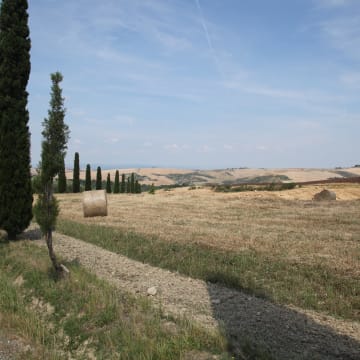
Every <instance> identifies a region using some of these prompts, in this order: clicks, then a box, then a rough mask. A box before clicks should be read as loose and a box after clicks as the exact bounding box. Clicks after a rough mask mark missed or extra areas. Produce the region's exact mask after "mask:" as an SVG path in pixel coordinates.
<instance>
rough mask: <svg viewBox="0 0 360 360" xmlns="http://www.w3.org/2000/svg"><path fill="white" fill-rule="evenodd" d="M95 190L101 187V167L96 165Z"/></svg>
mask: <svg viewBox="0 0 360 360" xmlns="http://www.w3.org/2000/svg"><path fill="white" fill-rule="evenodd" d="M95 189H96V190H101V189H102V179H101V167H100V166H98V167H97V170H96V184H95Z"/></svg>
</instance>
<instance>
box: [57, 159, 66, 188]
mask: <svg viewBox="0 0 360 360" xmlns="http://www.w3.org/2000/svg"><path fill="white" fill-rule="evenodd" d="M58 192H59V193H60V194H62V193H65V192H66V174H65V162H64V160H63V161H62V165H61V168H60V170H59V176H58Z"/></svg>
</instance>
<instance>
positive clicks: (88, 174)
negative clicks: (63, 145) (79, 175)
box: [85, 164, 91, 191]
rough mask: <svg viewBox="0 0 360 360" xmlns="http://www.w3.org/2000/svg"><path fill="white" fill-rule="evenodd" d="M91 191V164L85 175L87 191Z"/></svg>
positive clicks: (87, 166) (87, 167)
mask: <svg viewBox="0 0 360 360" xmlns="http://www.w3.org/2000/svg"><path fill="white" fill-rule="evenodd" d="M89 190H91V168H90V164H87V165H86V173H85V191H89Z"/></svg>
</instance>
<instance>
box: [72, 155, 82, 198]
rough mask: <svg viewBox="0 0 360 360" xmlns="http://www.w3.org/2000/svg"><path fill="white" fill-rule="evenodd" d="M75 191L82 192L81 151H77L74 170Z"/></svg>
mask: <svg viewBox="0 0 360 360" xmlns="http://www.w3.org/2000/svg"><path fill="white" fill-rule="evenodd" d="M73 192H74V193H78V192H80V160H79V153H77V152H76V153H75V157H74V170H73Z"/></svg>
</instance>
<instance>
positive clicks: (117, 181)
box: [114, 170, 120, 194]
mask: <svg viewBox="0 0 360 360" xmlns="http://www.w3.org/2000/svg"><path fill="white" fill-rule="evenodd" d="M119 192H120V179H119V170H116V172H115V183H114V194H118V193H119Z"/></svg>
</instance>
